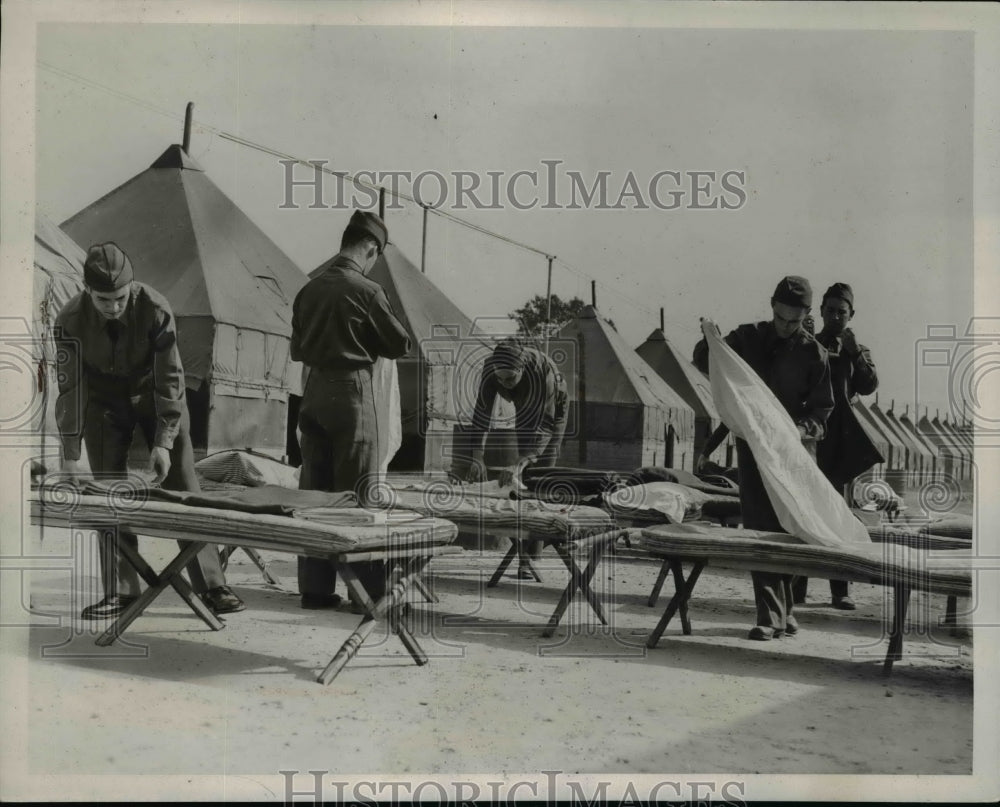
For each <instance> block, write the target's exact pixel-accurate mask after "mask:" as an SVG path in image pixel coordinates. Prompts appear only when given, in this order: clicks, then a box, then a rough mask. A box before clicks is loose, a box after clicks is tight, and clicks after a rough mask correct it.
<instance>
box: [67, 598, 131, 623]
mask: <svg viewBox="0 0 1000 807" xmlns="http://www.w3.org/2000/svg"><path fill="white" fill-rule="evenodd" d="M137 599H139V598H138V597H129V596H124V595H123V596H119V595H117V594H112V595H111V596H110V597H105V598H104V599H103V600H101V601H100V602H95V603H94V604H93V605H88V606H87V607H86V608H84V609H83V611H82V612H81V613H80V619H111V618H112V617H116V616H118V615H119V614H120V613H122V612H123V611H124V610H125V609H126V608H128V607H129V606H130V605H132V603H134V602H135V601H136V600H137Z"/></svg>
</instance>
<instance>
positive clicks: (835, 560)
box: [640, 524, 972, 597]
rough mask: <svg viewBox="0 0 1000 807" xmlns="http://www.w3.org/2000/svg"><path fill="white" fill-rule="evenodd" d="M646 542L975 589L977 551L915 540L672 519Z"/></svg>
mask: <svg viewBox="0 0 1000 807" xmlns="http://www.w3.org/2000/svg"><path fill="white" fill-rule="evenodd" d="M640 541H641V545H642V547H643V548H645V549H646V550H648V551H650V552H652V553H654V554H657V555H660V556H668V557H669V556H671V554H674V555H675V556H681V557H686V558H691V559H695V558H702V559H704V560H706V561H707V562H708V565H709V566H711V565H712V564H713V561H715V562H716V563H717V565H719V566H722V567H726V566H727V564H728V565H729V566H731V567H732V566H735V567H737V568H753V564H754V563H755V562H757V563H759V562H761V561H764V565H769V564H770V565H774V564H785V565H787V566H788V567H790V568H801V569H802V571H803V573H806V574H809V575H810V576H814V577H823V576H831V577H836V576H838V575H840V576H843V577H845V578H850V579H852V580H855V581H858V582H871V583H880V584H883V585H890V584H900V585H906V586H907V587H908V588H911V589H913V590H914V591H936V592H939V593H951V594H954V595H955V596H965V597H967V596H970V595H971V592H972V557H971V554H970V552H968V551H965V550H957V551H956V550H947V551H938V550H926V549H919V548H915V547H911V546H904V545H896V544H891V543H888V544H887V543H882V544H867V545H865V544H857V543H853V542H846V541H845V542H843V543H841V544H839V545H837V546H818V545H808V544H804V543H802V542H801V541H800V540H798V539H797V538H796V537H795V536H792V535H787V534H785V533H773V532H766V531H762V530H746V529H739V530H737V529H729V528H726V527H702V526H699V525H695V524H669V525H658V526H655V527H648V528H645V529H643V530H642V531H641V534H640Z"/></svg>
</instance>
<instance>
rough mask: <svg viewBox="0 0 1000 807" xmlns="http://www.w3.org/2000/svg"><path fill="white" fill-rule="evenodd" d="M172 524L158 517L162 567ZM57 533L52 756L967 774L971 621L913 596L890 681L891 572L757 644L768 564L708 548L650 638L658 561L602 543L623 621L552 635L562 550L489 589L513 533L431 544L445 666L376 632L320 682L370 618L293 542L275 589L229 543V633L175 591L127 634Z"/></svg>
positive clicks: (33, 742) (78, 760) (162, 766)
mask: <svg viewBox="0 0 1000 807" xmlns="http://www.w3.org/2000/svg"><path fill="white" fill-rule="evenodd" d="M171 546H172V545H171V544H169V543H167V542H164V541H154V540H151V539H143V547H144V550H143V551H144V552H146V553H147V555H148V558H149V559H150V560H151V561H152V562H153V564H154V566H157V564H158V563H162V562H163V561H164V560H165V559H166V558H167V553H168V552H169V551H170V548H171ZM43 547H44V550H43V551H44V553H45V554H46V555H50V556H51V558H52V559H53V562H52V563H50V564H48V565H50V566H52V567H53V568H51V569H48V570H39V571H36V572H34V575H33V584H32V592H31V597H32V604H33V607H34V609H35V612H36V616H35V617H33V618H32V621H33V622H34V623H35V624H34V626H33V627H31V629H30V630H26V631H25V632H26V634H27V657H26V660H25V662H24V663H25V664H26V665H27V675H28V680H29V687H28V693H29V694H28V703H27V704H26V705H25V706H26V708H27V710H28V723H29V727H30V729H29V732H28V736H27V738H26V742H27V754H28V760H29V766H30V769H31V772H32V773H33V774H45V773H59V774H74V773H79V774H188V775H196V774H215V775H219V774H224V775H227V776H233V777H240V776H253V775H261V774H268V775H275V774H276V773H277V772H278V771H280V770H299V771H305V770H310V769H319V770H328V771H336V772H339V773H342V774H345V775H350V774H363V773H371V772H393V773H398V774H403V773H407V772H422V773H429V774H447V773H455V772H479V773H490V772H505V773H510V772H535V773H536V774H537V772H538V771H543V770H547V769H550V770H558V771H562V772H565V773H576V772H581V773H585V772H591V773H596V772H608V773H615V774H629V773H634V774H641V773H662V772H672V773H677V774H684V773H693V772H705V771H728V772H734V773H745V774H752V773H763V774H768V773H788V774H796V773H801V774H814V773H847V774H871V773H880V774H969V773H971V768H972V717H973V675H972V637H971V636H970V635H969V634H968V632H963V634H964V635H959V636H952V635H950V634H949V632H948V631H947V630H946V629H943V628H940V627H938V626H937V620H938V618H939V617H940V615H941V614H943V612H944V607H945V599H944V597H940V596H923V595H919V594H917V595H914V599H913V601H912V602H911V606H910V620H911V634H910V635H909V636H908V638H907V642H906V646H905V652H906V656H905V658H904V659H903V661H901V662H898V663H897V664H896V669H895V672H894V674H893V676H892V678H891V679H888V680H887V679H884V678H883V677H882V674H881V667H882V659H883V657H884V653H885V648H886V639H885V637H884V636H883V632H882V631H883V628H882V626H883V614H884V613H885V612H886V611H887V609H889V608H890V600H889V599H888V594H887V591H886V590H885V589H883V588H881V587H875V586H867V585H854V586H853V595H854V597H855V600H856V601H857V603H858V606H859V608H858V610H857V611H854V612H843V611H835V610H833V609H832V608H831V607H830V606H829V588H828V585H827V583H826V581H824V580H814V581H812V582H811V585H810V602H809V603H807V604H806V605H805V606H803V607H801V608H800V609H799V610H798V618H799V623H800V626H801V631H800V633H799V634H798V635H797V636H795V637H788V638H783V639H779V640H773V641H771V642H766V643H764V642H751V641H748V640H747V638H746V632H747V630H748V628H749V627H750V626H751V625H752V623H753V603H752V590H751V585H750V580H749V577H748V576H747V575H745V574H742V573H722V572H712V571H710V570H708V571H706V572H705V574H703V575H702V579H701V580H700V582H699V584H698V588H697V589H696V591H695V595H694V599H693V601H692V608H691V618H692V622H693V627H694V632H693V634H692V635H690V636H683V635H681V631H680V626H679V624H674V623H671V625H670V627H669V628H668V630H667V632H666V634H665V635H664V636H663V638H662V639H661V641H660V643H659V645H658V646H657V647H656V648H655V649H652V650H648V651H647V650H646V648H645V640H646V637H647V636H648V634H649V632H650V630H651V629H652V628H653V627H654V625H655V624H656V621H657V619H658V617H659V615H660V614H661V613H662V609H663V607H665V605H666V597H663V598H662V599H661V602H660V603H659V605H658V607H656V608H650V607H648V606H647V604H646V598H647V596H648V594H649V592H650V589H651V587H652V585H653V582H654V580H655V578H656V573H657V566H656V564H655V563H654V562H653V561H651V560H648V559H644V558H641V557H638V556H637V555H636V553H634V552H628V551H625V550H623V551H621V552H619V553H617V554H616V555H615V556H613V557H609V558H606V559H605V561H604V563H603V564H602V566H601V568H600V571H599V573H598V574H597V577H596V580H595V585H596V586H597V588H598V590H599V591H600V593H601V596H602V597H603V598H604V600H605V603H606V606H605V607H606V608H607V610H608V615H609V620H610V623H611V624H610V626H609V627H607V628H604V627H602V626H600V625H599V623H597V621H596V619H595V618H594V616H593V614H591V613H589V610H588V609H586V608H584V607H576V606H574V607H572V608H571V609H570V612H569V613H568V620H564V622H563V625H562V626H560V629H559V631H558V632H557V634H556V636H554V637H553V638H552V639H544V638H543V637H542V636H541V632H542V627H543V626H544V624H545V621H546V620H547V618H548V616H549V615H550V613H551V611H552V609H553V608H554V606H555V603H556V601H557V599H558V596H559V593H560V591H561V589H562V587H563V586H565V585H566V582H567V580H568V574H567V572H566V570H565V568H564V567H563V566H562V564H561V562H560V561H559V559H558V558H557V556H556V555H555V553H554V552H553V551H552V550H546V555H545V557H544V558H543V563H542V564H541V566H540V569H541V571H542V574H543V577H544V582H543V583H541V584H539V583H535V582H525V583H521V582H520V581H518V580H516V579H515V578H514V577H513V576H511V575H508V576H507V577H506V578H505V579H504V580H503V581H502V583H501V584H500V585H499V586H498V587H496V588H494V589H486V588H485V587H484V584H485V581H486V579H487V578H488V577H489V575H490V573H491V572H492V570H493V569H494V568H495V566H496V564H497V562H498V561H499V558H500V555H501V553H500V551H499V549H489V550H487V551H483V552H480V551H478V550H471V551H466V552H465V553H464V554H463V555H461V556H451V557H444V558H440V559H438V560H437V561H435V562H434V563H433V564H432V566H431V569H432V578H431V582H432V584H433V588H434V591H435V592H436V593H437V595H438V596H439V598H440V602H439V603H438V604H437V605H434V606H429V605H427V604H421V603H419V602H415V603H414V606H413V610H412V612H411V615H410V624H411V626H412V627H413V629H414V632H415V634H416V635H417V636H418V638H419V640H420V641H421V642H422V644H423V646H424V649H425V650H426V651H427V653H428V655H429V656H430V657H431V658H430V663H429V664H427V665H426V666H423V667H417V666H416V665H414V664H413V663H412V661H411V660H410V658H409V657H408V656H407V655H406V654H405V651H404V650H403V647H402V645H401V644H400V643H399V641H398V639H397V638H396V637H394V636H391V635H389V636H387V635H385V634H384V633H383V634H375V635H373V637H372V639H371V640H370V642H369V644H366V645H365V646H364V648H363V649H362V652H361V654H360V655H359V656H358V657H357V658H356V659H354V660H353V661H352V662H351V663H350V664H349V665H348V666H347V668H346V669H345V670H344V671H343V672H342V673H341V675H340V676H339V677H338V678H337V679H336V680H335V681H334V682H333V683H332V684H331V685H330V686H327V687H323V686H321V685H319V684H318V683H317V682H316V681H315V677H316V675H317V674H318V673H319V671H320V670H322V668H323V667H324V666H325V664H326V663H327V661H328V660H329V659H330V657H331V656H332V655H333V653H334V652H335V651H336V649H337V648H338V647H339V645H340V644H341V642H343V641H344V639H345V638H346V637H347V636H348V635H349V633H350V631H351V630H352V629H353V628H354V626H355V625H356V624H357V622H358V620H359V619H360V617H358V616H355V615H353V614H351V613H350V612H349V611H347V610H346V609H344V610H337V611H304V610H302V609H300V608H299V605H298V596H297V595H296V593H295V586H296V578H295V559H294V558H292V557H290V556H286V555H278V554H273V555H269V554H267V553H265V558H266V559H267V560H268V561H269V568H270V570H271V572H272V573H273V574H275V575H276V576H277V577H278V578H279V580H280V582H281V587H280V588H277V587H273V586H270V585H268V584H267V583H265V582H264V580H263V579H262V577H261V575H260V573H259V572H258V570H257V569H256V567H255V566H253V565H252V564H251V563H250V562H249V560H248V558H247V557H246V556H245V555H244V554H243V553H241V552H238V553H237V554H236V555H235V556H234V557H233V559H232V562H231V565H230V568H229V581H230V583H231V584H232V585H233V587H234V588H235V589H236V590H237V591H238V592H239V593H240V594H241V596H243V597H244V599H245V600H246V602H247V604H248V608H247V610H246V611H244V612H242V613H238V614H233V615H230V616H228V617H227V618H226V620H225V621H226V626H225V629H224V630H222V631H218V632H212V631H210V630H208V629H207V628H206V626H205V625H203V624H202V623H201V622H200V621H199V620H197V619H196V618H195V617H194V616H193V615H191V614H190V612H189V611H187V609H186V607H185V606H184V605H183V603H182V602H181V601H180V600H179V599H178V598H177V596H176V595H175V594H174V593H173V592H172V591H171V592H168V593H166V594H164V595H163V596H162V597H161V598H160V599H159V600H157V602H156V603H154V605H153V606H152V607H151V608H150V610H149V611H147V613H146V614H145V615H144V616H143V617H141V618H140V619H139V620H138V621H137V622H136V623H135V624H134V625H133V626H132V629H131V630H130V631H129V632H128V633H127V634H126V642H119V643H117V644H116V645H115V646H113V647H109V648H99V647H96V646H95V645H94V638H95V637H96V634H97V632H98V629H99V628H100V627H101V626H102V625H103V623H86V622H81V621H80V620H79V619H78V618H77V615H78V613H79V610H80V608H81V607H82V606H83V605H85V604H87V603H88V602H90V601H92V600H93V599H95V595H94V592H95V591H96V588H95V587H96V585H97V581H96V577H95V574H94V572H95V570H96V550H95V549H94V547H93V545H92V542H89V543H88V542H85V541H83V540H77V541H71V540H70V536H69V534H68V533H67V532H66V531H63V530H47V531H46V534H45V538H44V544H43ZM74 553H76V554H75V556H74ZM60 558H61V559H62V560H61V561H59V559H60ZM57 561H58V562H57ZM60 563H61V564H62V565H63V567H64V568H62V569H60V568H58V567H59V565H60ZM668 591H672V583H671V582H669V581H668V583H667V586H666V588H665V593H666V592H668ZM5 652H12V651H11V650H10V648H8V649H7V650H6V651H5ZM260 795H261V797H274V796H276V795H277V796H278V797H280V794H273V793H271V794H268V793H261V794H260Z"/></svg>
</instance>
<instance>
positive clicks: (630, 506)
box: [604, 482, 708, 524]
mask: <svg viewBox="0 0 1000 807" xmlns="http://www.w3.org/2000/svg"><path fill="white" fill-rule="evenodd" d="M707 499H708V495H707V494H705V493H702V492H701V491H698V490H693V489H692V488H689V487H686V486H685V485H678V484H676V483H674V482H650V483H649V484H647V485H632V486H631V487H627V488H621V489H619V490H613V491H609V492H607V493H605V494H604V503H605V505H606V506H607V508H608V509H609V510H610V511H611V512H612V513H614V514H615V515H616V516H619V517H627V518H631V519H638V520H643V521H656V522H660V523H662V522H664V521H669V522H672V523H674V524H679V523H680V522H682V521H684V520H690V519H696V518H700V516H701V507H702V504H704V502H705V501H706V500H707Z"/></svg>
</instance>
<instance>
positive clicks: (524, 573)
mask: <svg viewBox="0 0 1000 807" xmlns="http://www.w3.org/2000/svg"><path fill="white" fill-rule="evenodd" d="M517 579H518V580H534V579H535V576H534V575H533V574H532V573H531V569H530V567H528V566H521V567H520V568H518V570H517Z"/></svg>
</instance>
